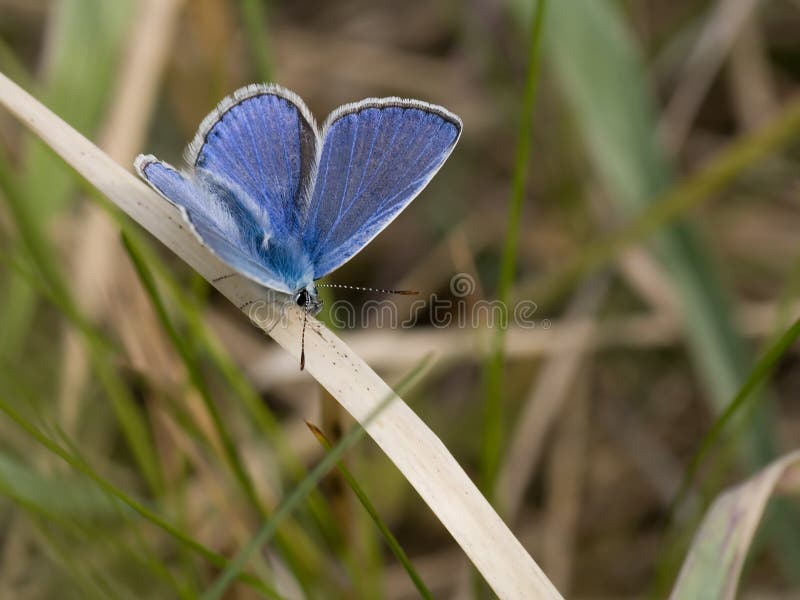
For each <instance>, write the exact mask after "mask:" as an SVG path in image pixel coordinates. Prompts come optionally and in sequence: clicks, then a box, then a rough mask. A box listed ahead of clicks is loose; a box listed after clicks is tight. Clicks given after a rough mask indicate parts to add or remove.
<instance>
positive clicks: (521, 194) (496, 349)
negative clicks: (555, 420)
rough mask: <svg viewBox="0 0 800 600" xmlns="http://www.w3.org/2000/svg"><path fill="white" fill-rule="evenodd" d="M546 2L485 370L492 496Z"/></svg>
mask: <svg viewBox="0 0 800 600" xmlns="http://www.w3.org/2000/svg"><path fill="white" fill-rule="evenodd" d="M546 6H547V0H538V1H537V3H536V9H535V10H534V12H533V19H532V21H531V31H530V46H529V49H528V72H527V75H526V79H525V92H524V95H523V99H522V106H521V108H520V118H519V127H518V129H517V131H518V133H517V148H516V155H515V158H514V176H513V181H512V184H511V196H510V203H509V211H508V226H507V229H506V236H505V243H504V245H503V255H502V259H501V263H500V277H499V281H498V285H497V300H499V302H500V305H501V306H502V307H503V311H504V317H503V321H504V322H503V323H501V324H500V326H499V327H497V328H496V329H495V331H494V335H493V339H492V347H491V350H490V354H489V357H488V359H487V362H486V365H485V367H484V386H485V401H484V426H483V440H482V441H483V444H482V449H481V478H482V483H483V490H484V493H486V494H487V496H489V498H491V497H492V493H493V492H492V488H493V486H494V480H495V478H496V475H497V469H498V466H499V463H500V455H501V453H502V448H503V437H504V436H503V429H504V427H503V418H504V410H503V389H502V388H503V364H504V353H503V348H504V345H505V333H506V325H507V323H508V308H507V307H508V300H509V296H510V294H511V285H512V284H513V282H514V275H515V272H516V266H517V247H518V246H519V230H520V223H521V219H522V206H523V203H524V200H525V190H526V189H527V184H528V167H529V163H530V154H531V137H532V129H533V112H534V107H535V105H536V92H537V89H538V83H539V50H540V47H541V39H542V27H543V24H544V16H545V8H546Z"/></svg>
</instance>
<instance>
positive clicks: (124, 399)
mask: <svg viewBox="0 0 800 600" xmlns="http://www.w3.org/2000/svg"><path fill="white" fill-rule="evenodd" d="M0 190H2V192H3V195H4V198H5V199H6V204H7V206H8V207H9V209H10V212H11V215H12V217H13V219H14V223H15V224H16V226H17V231H18V232H19V235H20V239H21V243H22V244H23V246H24V248H25V250H26V252H27V255H28V256H29V257H30V258H31V260H32V262H33V264H34V265H35V267H36V269H37V270H38V271H39V275H40V276H41V278H42V280H43V282H44V285H45V286H46V287H47V289H48V290H49V292H50V295H51V296H52V297H53V298H54V300H55V302H56V303H57V306H59V307H60V308H61V309H62V311H63V314H64V316H65V317H66V318H67V319H68V320H69V321H71V322H72V323H75V324H76V325H77V326H78V328H79V329H80V331H82V332H87V331H91V330H92V327H91V325H90V324H89V323H87V322H86V320H85V319H84V318H83V317H82V315H81V314H80V311H79V310H78V308H77V306H76V304H75V302H74V300H73V299H72V296H71V293H70V291H69V288H68V287H67V285H66V284H65V283H64V280H63V277H62V275H61V272H60V271H59V269H58V267H57V265H56V264H55V262H53V260H51V257H52V256H55V252H53V250H52V248H50V245H49V243H48V241H47V239H46V237H45V235H44V233H43V231H42V229H41V222H40V221H38V220H37V219H36V218H35V216H34V214H32V213H31V210H30V205H29V203H27V202H25V199H24V198H23V195H22V192H21V190H20V188H19V187H18V185H17V182H16V181H15V180H14V178H13V177H12V175H11V173H10V171H9V169H8V162H7V159H6V157H5V155H4V154H2V153H0ZM12 272H14V271H12ZM20 281H22V280H20ZM26 285H27V284H26ZM29 289H34V288H33V287H29ZM99 338H100V336H99V335H85V336H84V341H85V343H86V344H87V346H88V348H89V351H90V357H91V359H92V367H93V369H94V371H95V373H96V374H97V377H98V380H99V381H100V383H101V384H102V386H103V387H104V389H105V391H106V392H107V394H108V397H109V400H110V401H111V404H112V407H113V409H114V410H115V412H116V414H117V420H118V422H119V425H120V428H121V429H122V431H123V433H124V435H125V438H126V441H127V442H128V444H129V446H130V448H131V451H132V452H133V454H134V456H135V458H136V460H137V463H138V464H139V467H140V470H141V472H142V474H143V476H144V477H145V479H146V480H147V482H148V484H149V486H150V488H151V489H152V490H153V491H154V492H155V493H159V491H160V490H161V489H162V479H161V474H160V469H159V466H158V460H157V459H156V456H155V452H154V450H153V446H154V445H153V442H152V439H151V437H150V434H149V429H148V426H147V424H146V423H145V420H144V418H143V417H142V416H141V414H140V412H139V410H138V408H137V406H136V402H135V401H134V399H133V397H132V396H131V394H130V391H129V389H128V387H127V386H126V385H125V384H124V382H123V381H122V380H121V378H120V377H119V375H118V374H117V372H116V371H115V370H114V369H113V368H112V367H111V364H110V362H109V357H108V355H107V353H106V347H104V346H103V345H101V344H100V343H98V339H99Z"/></svg>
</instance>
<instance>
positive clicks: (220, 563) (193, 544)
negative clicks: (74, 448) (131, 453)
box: [0, 397, 279, 598]
mask: <svg viewBox="0 0 800 600" xmlns="http://www.w3.org/2000/svg"><path fill="white" fill-rule="evenodd" d="M0 412H3V413H4V414H5V415H6V416H7V417H9V418H10V419H11V420H12V421H13V422H14V423H16V424H17V425H18V426H19V427H20V428H21V429H22V430H23V431H25V432H26V433H27V434H28V435H29V436H30V437H32V438H33V439H34V440H35V441H36V442H37V443H39V444H40V445H41V446H43V447H44V448H45V449H46V450H48V451H49V452H50V453H52V454H54V455H55V456H57V457H58V458H60V459H61V460H63V461H64V462H65V463H67V464H68V465H69V466H70V467H72V468H73V469H75V470H76V471H78V472H79V473H82V474H83V475H85V476H86V477H88V478H89V479H90V480H92V481H93V482H94V483H95V484H96V485H97V486H98V487H99V488H100V489H101V490H103V491H104V492H106V493H107V494H109V496H111V497H112V498H115V499H117V500H119V501H120V502H122V503H123V504H124V505H125V506H127V507H128V508H130V509H132V510H133V511H134V512H136V513H138V514H139V515H140V516H141V517H143V518H144V519H145V520H147V521H149V522H150V523H152V524H153V525H155V526H156V527H158V528H159V529H161V530H162V531H164V532H165V533H167V534H169V535H170V536H171V537H173V538H174V539H175V540H177V541H178V542H180V543H181V544H182V545H184V546H186V547H187V548H189V549H191V550H192V551H194V552H195V553H197V554H198V555H200V556H202V557H203V558H205V559H206V560H207V561H209V562H210V563H211V564H213V565H215V566H217V567H219V568H224V567H225V566H226V565H227V560H226V559H225V557H223V556H221V555H220V554H217V553H216V552H214V551H213V550H209V549H208V548H206V547H205V546H204V545H203V544H201V543H200V542H198V541H196V540H194V539H193V538H191V537H190V536H188V535H186V534H185V533H184V532H182V531H181V530H180V529H178V528H177V527H175V526H174V525H172V524H171V523H170V522H169V521H167V520H166V519H164V518H163V517H161V516H159V515H158V514H157V513H156V512H155V511H154V510H152V509H150V508H148V507H147V506H146V505H145V504H144V503H143V502H140V501H139V500H136V499H135V498H133V497H132V496H130V495H128V494H127V493H125V492H124V491H123V490H122V489H120V488H119V487H117V486H116V485H114V484H113V483H111V482H110V481H108V480H107V479H105V478H104V477H102V476H101V475H99V474H98V473H97V472H96V471H95V470H94V469H92V468H91V467H90V466H89V465H88V464H87V463H86V462H85V461H83V460H82V459H80V458H78V457H76V456H74V455H73V454H71V453H69V452H67V451H66V450H65V449H64V448H62V447H61V446H60V445H59V444H57V443H56V442H54V441H53V440H51V439H50V438H49V437H47V436H46V435H45V434H44V433H42V432H41V431H40V430H39V429H38V428H37V427H35V426H34V425H33V424H32V423H31V422H30V421H28V420H27V419H26V418H25V417H24V416H22V414H21V413H20V412H19V411H17V410H16V409H15V408H14V407H13V405H12V404H11V403H10V402H8V401H7V400H6V399H5V398H2V397H0ZM237 577H239V579H240V580H241V581H242V582H243V583H246V584H247V585H249V586H251V587H253V588H254V589H257V590H259V591H261V592H262V593H265V594H268V595H269V596H270V597H275V598H277V597H279V596H278V594H277V593H275V592H274V591H273V590H271V589H270V588H269V587H267V586H266V585H265V584H264V582H261V581H259V580H257V579H255V578H253V577H252V576H249V575H247V574H242V575H241V576H239V575H238V573H237Z"/></svg>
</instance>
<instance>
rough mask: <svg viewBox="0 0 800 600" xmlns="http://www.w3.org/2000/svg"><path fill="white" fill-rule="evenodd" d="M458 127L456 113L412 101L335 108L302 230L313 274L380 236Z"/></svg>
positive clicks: (413, 194)
mask: <svg viewBox="0 0 800 600" xmlns="http://www.w3.org/2000/svg"><path fill="white" fill-rule="evenodd" d="M460 132H461V121H460V120H459V119H458V117H456V116H455V115H453V114H451V113H449V112H448V111H446V110H444V109H443V108H441V107H437V106H433V105H429V104H426V103H423V102H418V101H414V100H400V99H396V98H389V99H382V100H365V101H363V102H359V103H357V104H354V105H348V106H345V107H342V108H341V109H339V110H338V111H336V112H335V113H333V115H332V116H331V117H330V118H329V121H328V125H326V127H325V129H324V133H323V140H322V151H321V153H320V158H319V164H318V165H317V176H316V179H315V181H314V184H313V187H312V191H311V196H310V199H309V203H308V214H307V217H306V221H305V225H304V227H303V245H304V247H305V249H306V252H307V254H308V255H309V257H310V258H311V261H312V263H313V265H314V277H315V278H319V277H323V276H324V275H327V274H328V273H330V272H331V271H334V270H335V269H337V268H338V267H339V266H341V265H342V264H343V263H345V262H346V261H347V260H349V259H350V258H352V257H353V256H354V255H355V254H357V253H358V252H359V251H360V250H361V249H362V248H363V247H364V246H365V245H366V244H367V243H369V241H370V240H372V238H373V237H375V236H376V235H377V234H378V233H380V231H381V230H382V229H383V228H384V227H386V226H387V225H388V224H389V223H390V222H391V221H392V220H393V219H394V218H395V217H396V216H397V215H398V214H399V213H400V212H401V211H402V210H403V209H404V208H405V207H406V206H407V205H408V204H409V203H410V202H411V201H412V200H413V199H414V198H415V197H416V196H417V194H419V192H420V191H421V190H422V189H423V188H424V187H425V185H427V183H428V181H430V179H431V177H433V175H434V174H435V173H436V171H437V170H438V169H439V167H441V165H442V163H443V162H444V161H445V159H446V158H447V157H448V156H449V154H450V152H451V151H452V149H453V146H454V145H455V143H456V141H457V140H458V136H459V134H460Z"/></svg>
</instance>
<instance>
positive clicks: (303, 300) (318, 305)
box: [294, 283, 322, 317]
mask: <svg viewBox="0 0 800 600" xmlns="http://www.w3.org/2000/svg"><path fill="white" fill-rule="evenodd" d="M294 301H295V304H297V306H299V307H300V308H302V309H303V310H305V311H306V312H307V313H308V314H310V315H311V316H312V317H313V316H316V315H317V314H319V311H321V310H322V299H320V297H319V292H317V286H316V285H314V284H313V283H309V284H308V285H307V286H306V287H304V288H302V289H300V291H299V292H297V293H296V294H295V295H294Z"/></svg>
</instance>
